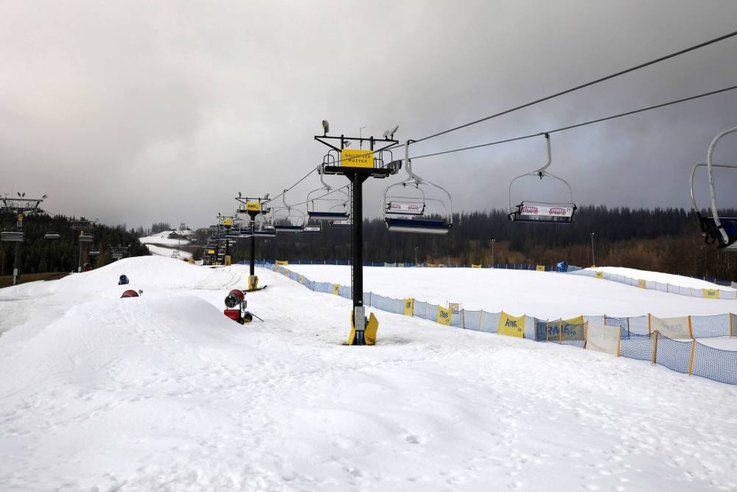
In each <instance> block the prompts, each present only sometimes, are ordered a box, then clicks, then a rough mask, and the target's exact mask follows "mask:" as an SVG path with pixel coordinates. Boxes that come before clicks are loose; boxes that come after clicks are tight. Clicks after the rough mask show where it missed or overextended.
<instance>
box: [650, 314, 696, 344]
mask: <svg viewBox="0 0 737 492" xmlns="http://www.w3.org/2000/svg"><path fill="white" fill-rule="evenodd" d="M649 316H650V319H649V327H650V333H653V332H656V331H657V332H660V334H661V335H665V336H666V337H668V338H675V339H678V338H693V336H692V331H691V317H690V316H683V317H680V318H656V317H655V316H653V315H652V314H651V315H649Z"/></svg>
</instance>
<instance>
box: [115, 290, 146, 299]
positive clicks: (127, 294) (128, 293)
mask: <svg viewBox="0 0 737 492" xmlns="http://www.w3.org/2000/svg"><path fill="white" fill-rule="evenodd" d="M140 294H143V291H142V290H139V291H138V292H136V291H135V290H133V289H128V290H126V291H125V292H123V295H122V296H120V298H121V299H122V298H124V297H139V295H140Z"/></svg>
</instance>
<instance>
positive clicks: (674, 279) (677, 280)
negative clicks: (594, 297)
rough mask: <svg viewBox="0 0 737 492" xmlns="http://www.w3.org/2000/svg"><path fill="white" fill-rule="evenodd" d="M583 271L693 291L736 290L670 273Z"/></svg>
mask: <svg viewBox="0 0 737 492" xmlns="http://www.w3.org/2000/svg"><path fill="white" fill-rule="evenodd" d="M585 270H588V271H594V272H604V273H611V274H613V275H621V276H622V277H628V278H634V279H642V280H647V281H652V282H659V283H661V284H670V285H678V286H681V287H691V288H694V289H719V290H725V291H730V292H734V291H735V290H736V289H734V288H732V287H729V286H725V285H719V284H715V283H713V282H708V281H706V280H701V279H698V278H692V277H684V276H682V275H673V274H672V273H660V272H648V271H644V270H637V269H635V268H623V267H601V268H597V267H593V268H586V269H585Z"/></svg>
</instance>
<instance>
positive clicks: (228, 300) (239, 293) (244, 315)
mask: <svg viewBox="0 0 737 492" xmlns="http://www.w3.org/2000/svg"><path fill="white" fill-rule="evenodd" d="M247 305H248V301H246V292H245V291H243V290H239V289H233V290H231V291H230V292H229V293H228V295H227V296H226V297H225V309H224V310H223V314H225V316H227V317H228V318H230V319H232V320H233V321H235V322H237V323H240V324H242V325H243V324H246V323H250V322H251V321H253V318H258V319H260V320H261V321H263V320H262V319H261V318H259V317H258V316H256V315H255V314H253V313H251V312H249V311H247V310H246V306H247Z"/></svg>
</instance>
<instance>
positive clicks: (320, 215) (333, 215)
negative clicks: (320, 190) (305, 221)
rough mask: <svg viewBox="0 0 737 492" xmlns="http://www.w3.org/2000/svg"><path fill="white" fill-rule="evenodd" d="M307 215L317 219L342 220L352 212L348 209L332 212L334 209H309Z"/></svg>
mask: <svg viewBox="0 0 737 492" xmlns="http://www.w3.org/2000/svg"><path fill="white" fill-rule="evenodd" d="M307 215H308V216H309V218H310V219H316V220H340V219H347V218H348V217H350V214H349V213H348V212H346V211H339V212H332V211H322V212H319V211H308V212H307Z"/></svg>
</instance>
